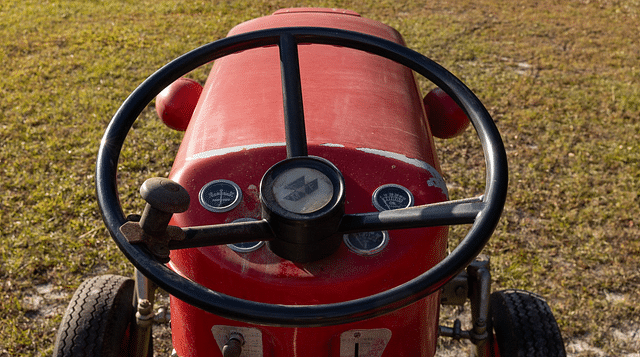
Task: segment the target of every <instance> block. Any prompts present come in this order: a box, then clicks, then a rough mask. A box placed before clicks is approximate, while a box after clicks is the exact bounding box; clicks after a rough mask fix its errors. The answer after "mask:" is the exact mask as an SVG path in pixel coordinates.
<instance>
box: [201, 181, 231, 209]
mask: <svg viewBox="0 0 640 357" xmlns="http://www.w3.org/2000/svg"><path fill="white" fill-rule="evenodd" d="M198 196H199V199H200V204H201V205H202V207H204V208H206V209H207V210H209V211H211V212H228V211H231V210H232V209H234V208H235V207H236V206H237V205H238V204H240V201H241V200H242V191H241V190H240V187H239V186H238V185H236V184H235V183H234V182H232V181H229V180H215V181H211V182H209V183H208V184H206V185H204V186H203V187H202V189H201V190H200V194H199V195H198Z"/></svg>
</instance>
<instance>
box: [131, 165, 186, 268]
mask: <svg viewBox="0 0 640 357" xmlns="http://www.w3.org/2000/svg"><path fill="white" fill-rule="evenodd" d="M140 194H141V195H142V198H144V199H145V201H147V205H146V206H145V208H144V212H143V213H142V217H141V218H140V222H139V223H137V222H127V223H125V224H123V225H122V226H121V227H120V231H121V232H122V233H123V234H124V236H125V237H126V239H127V240H128V241H129V243H144V244H146V246H147V248H148V249H149V250H150V251H151V253H152V254H153V255H154V256H155V257H156V258H157V259H158V260H159V261H161V262H163V263H167V262H169V241H171V240H182V239H184V233H183V232H182V229H181V228H179V227H173V226H169V221H171V217H172V216H173V214H174V213H181V212H184V211H186V210H187V209H188V208H189V201H190V198H189V193H188V192H187V190H185V189H184V187H182V186H180V185H179V184H178V183H176V182H174V181H172V180H169V179H167V178H161V177H154V178H150V179H148V180H146V181H145V182H144V183H143V184H142V186H141V187H140Z"/></svg>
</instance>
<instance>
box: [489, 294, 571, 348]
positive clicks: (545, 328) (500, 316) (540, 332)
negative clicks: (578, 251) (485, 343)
mask: <svg viewBox="0 0 640 357" xmlns="http://www.w3.org/2000/svg"><path fill="white" fill-rule="evenodd" d="M491 316H492V322H493V329H494V331H495V338H496V340H497V343H498V349H499V356H500V357H565V356H566V352H565V349H564V343H563V342H562V336H561V335H560V329H559V328H558V324H557V323H556V320H555V318H554V317H553V313H552V312H551V309H550V308H549V305H548V304H547V303H546V301H544V300H543V299H542V298H541V297H540V296H538V295H536V294H534V293H530V292H528V291H524V290H503V291H497V292H494V293H493V294H491ZM496 355H498V354H496Z"/></svg>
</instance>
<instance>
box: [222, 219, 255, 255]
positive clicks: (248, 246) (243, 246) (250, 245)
mask: <svg viewBox="0 0 640 357" xmlns="http://www.w3.org/2000/svg"><path fill="white" fill-rule="evenodd" d="M249 221H257V219H255V218H248V217H247V218H239V219H236V220H235V221H233V222H232V223H236V222H249ZM263 245H264V241H257V242H242V243H233V244H227V247H229V248H230V249H231V250H233V251H234V252H238V253H250V252H254V251H256V250H258V249H260V248H261V247H262V246H263Z"/></svg>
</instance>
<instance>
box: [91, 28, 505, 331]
mask: <svg viewBox="0 0 640 357" xmlns="http://www.w3.org/2000/svg"><path fill="white" fill-rule="evenodd" d="M301 43H314V44H326V45H336V46H343V47H349V48H353V49H357V50H361V51H365V52H369V53H371V54H375V55H378V56H382V57H386V58H388V59H390V60H393V61H395V62H398V63H400V64H402V65H404V66H406V67H408V68H410V69H412V70H414V71H415V72H417V73H419V74H421V75H422V76H424V77H426V78H427V79H429V80H430V81H431V82H433V83H434V84H435V85H437V86H438V87H440V88H441V89H442V90H444V91H445V92H446V93H447V94H449V95H450V96H451V97H452V98H453V99H454V100H455V101H456V103H458V105H459V106H460V107H461V108H462V109H463V111H464V112H465V113H466V114H467V116H468V117H469V119H470V120H471V123H472V124H473V126H474V127H475V130H476V132H477V134H478V137H479V138H480V141H481V144H482V148H483V151H484V156H485V161H486V187H485V191H484V194H483V195H482V196H480V197H477V198H469V199H463V200H456V201H447V202H441V203H436V204H428V205H422V206H416V207H410V208H405V209H401V210H393V211H383V212H372V213H358V214H343V213H341V214H340V217H338V218H339V219H338V221H337V222H338V223H337V225H336V228H335V229H337V232H334V234H338V233H339V234H343V233H349V232H367V231H380V230H392V229H403V228H417V227H428V226H442V225H457V224H472V226H471V228H470V230H469V232H468V234H467V235H466V237H465V238H464V239H463V240H462V241H461V242H460V244H459V245H458V246H457V247H456V248H455V249H454V250H453V251H452V252H451V254H450V255H448V256H447V257H446V258H445V259H443V260H442V261H441V262H440V263H439V264H437V265H436V266H434V267H433V268H431V269H429V270H428V271H426V272H424V273H423V274H421V275H420V276H418V277H416V278H414V279H412V280H410V281H408V282H406V283H404V284H402V285H400V286H397V287H395V288H392V289H389V290H386V291H383V292H381V293H378V294H375V295H371V296H367V297H364V298H360V299H356V300H351V301H344V302H340V303H332V304H324V305H310V306H307V305H305V306H292V305H275V304H266V303H259V302H254V301H248V300H243V299H239V298H235V297H232V296H228V295H225V294H221V293H219V292H216V291H213V290H211V289H208V288H206V287H204V286H202V285H199V284H197V283H195V282H193V281H190V280H188V279H186V278H183V277H181V276H180V275H178V274H177V273H175V272H173V271H172V270H170V269H169V268H167V267H166V266H165V265H164V264H162V263H161V262H160V261H158V260H157V259H156V258H155V257H154V256H153V255H152V254H151V253H150V252H149V250H148V249H147V248H146V247H145V246H144V245H138V244H131V243H129V241H128V240H127V238H126V237H125V235H124V234H123V233H122V232H121V231H120V227H121V226H122V225H123V224H125V223H126V218H125V215H124V213H123V211H122V207H121V206H120V203H119V199H118V193H117V187H116V173H117V166H118V158H119V156H120V151H121V148H122V145H123V143H124V140H125V137H126V136H127V133H128V132H129V129H130V128H131V126H132V125H133V122H134V121H135V120H136V119H137V117H138V116H139V115H140V113H141V112H142V111H143V110H144V108H145V107H146V106H147V105H148V103H150V102H151V101H152V100H153V99H154V98H155V97H156V96H157V95H158V94H159V93H160V91H161V90H162V89H164V88H165V87H166V86H168V85H169V84H171V83H173V82H174V81H175V80H177V79H178V78H180V77H181V76H183V75H184V74H186V73H188V72H190V71H192V70H194V69H195V68H197V67H199V66H202V65H204V64H206V63H209V62H211V61H213V60H215V59H218V58H220V57H223V56H226V55H229V54H232V53H236V52H240V51H244V50H248V49H252V48H257V47H262V46H271V45H276V46H279V49H280V61H281V69H282V82H283V98H284V107H285V112H284V113H285V128H286V146H287V154H288V157H289V158H290V159H287V160H291V159H296V158H299V157H303V158H304V157H306V155H307V144H306V138H305V134H304V113H303V109H302V95H301V91H300V72H299V64H298V50H297V46H298V44H301ZM287 160H285V161H287ZM263 181H264V179H263ZM507 182H508V170H507V158H506V153H505V150H504V145H503V143H502V139H501V138H500V134H499V133H498V130H497V128H496V126H495V124H494V122H493V120H492V119H491V116H490V115H489V113H488V112H487V110H486V109H485V108H484V106H483V105H482V103H481V102H480V101H479V100H478V98H477V97H476V96H475V95H474V94H473V93H472V92H471V90H470V89H469V88H467V87H466V86H465V85H464V84H463V83H462V82H461V81H460V80H458V79H457V78H456V77H455V76H453V75H452V74H451V73H449V72H448V71H447V70H445V69H444V68H442V67H441V66H440V65H438V64H437V63H435V62H433V61H432V60H430V59H428V58H426V57H424V56H423V55H421V54H419V53H417V52H415V51H412V50H410V49H407V48H406V47H403V46H401V45H398V44H396V43H393V42H390V41H387V40H383V39H380V38H377V37H374V36H370V35H365V34H361V33H356V32H350V31H344V30H337V29H329V28H307V27H296V28H276V29H267V30H260V31H255V32H251V33H245V34H241V35H237V36H233V37H228V38H224V39H221V40H218V41H215V42H212V43H209V44H207V45H204V46H202V47H200V48H197V49H195V50H193V51H191V52H189V53H187V54H185V55H183V56H181V57H179V58H177V59H175V60H174V61H172V62H170V63H169V64H167V65H165V66H164V67H162V68H161V69H160V70H158V71H157V72H156V73H154V74H153V75H151V76H150V77H149V78H147V79H146V80H145V81H144V82H143V83H142V84H141V85H140V86H139V87H138V88H137V89H136V90H135V91H134V92H133V93H132V94H131V95H130V96H129V97H128V98H127V99H126V100H125V102H124V103H123V104H122V106H121V107H120V109H119V110H118V111H117V113H116V114H115V115H114V117H113V119H112V120H111V122H110V124H109V126H108V128H107V130H106V132H105V134H104V137H103V139H102V142H101V145H100V151H99V153H98V159H97V168H96V189H97V196H98V203H99V206H100V210H101V211H102V215H103V219H104V222H105V224H106V226H107V228H108V230H109V232H110V233H111V235H112V237H113V238H114V240H115V241H116V244H117V245H118V247H119V248H120V249H121V250H122V252H123V253H124V254H125V255H126V257H127V258H128V259H129V260H130V261H131V262H132V263H133V264H134V265H135V267H136V268H137V269H138V270H140V271H141V272H142V273H143V274H144V275H145V276H147V277H148V278H149V279H151V280H152V281H154V282H155V283H156V284H157V285H158V286H159V287H161V288H163V289H164V290H166V291H167V292H169V293H170V294H172V295H174V296H175V297H177V298H179V299H181V300H183V301H185V302H187V303H189V304H192V305H194V306H196V307H198V308H201V309H203V310H205V311H208V312H211V313H213V314H216V315H219V316H223V317H226V318H230V319H234V320H239V321H244V322H249V323H255V324H262V325H272V326H290V327H311V326H327V325H335V324H341V323H348V322H353V321H359V320H363V319H367V318H371V317H375V316H380V315H382V314H385V313H388V312H391V311H394V310H396V309H399V308H401V307H404V306H407V305H409V304H411V303H413V302H415V301H417V300H419V299H421V298H423V297H425V296H427V295H429V294H431V293H433V292H435V291H437V290H438V289H440V288H441V287H442V286H443V285H444V284H445V283H446V282H447V281H449V280H450V279H451V278H453V277H454V276H455V275H456V274H457V273H458V272H460V271H461V270H462V269H464V268H465V267H466V266H467V265H468V264H469V263H471V262H472V261H473V259H474V258H475V257H476V256H477V255H478V254H479V253H480V251H481V250H482V248H483V247H484V245H485V244H486V242H487V241H488V240H489V238H490V236H491V234H492V232H493V230H494V229H495V227H496V224H497V223H498V220H499V218H500V214H501V213H502V209H503V207H504V203H505V199H506V192H507ZM183 231H184V232H185V233H186V236H187V239H185V240H184V241H183V242H182V243H180V244H181V245H180V244H178V243H176V244H174V245H171V244H170V245H169V247H170V248H171V249H174V248H185V247H194V246H205V245H215V244H227V243H230V242H241V241H255V240H274V239H277V238H274V233H273V232H274V230H273V229H272V224H271V223H270V221H269V220H268V219H263V220H261V221H255V222H243V223H230V224H221V225H214V226H208V227H192V228H184V229H183Z"/></svg>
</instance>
